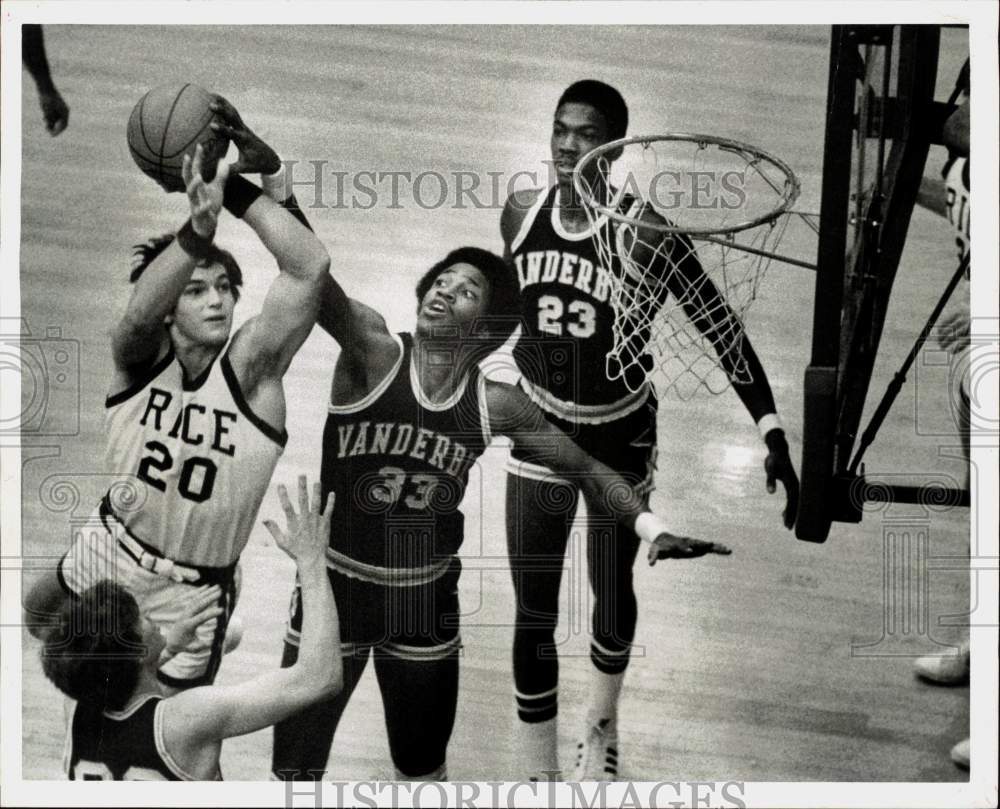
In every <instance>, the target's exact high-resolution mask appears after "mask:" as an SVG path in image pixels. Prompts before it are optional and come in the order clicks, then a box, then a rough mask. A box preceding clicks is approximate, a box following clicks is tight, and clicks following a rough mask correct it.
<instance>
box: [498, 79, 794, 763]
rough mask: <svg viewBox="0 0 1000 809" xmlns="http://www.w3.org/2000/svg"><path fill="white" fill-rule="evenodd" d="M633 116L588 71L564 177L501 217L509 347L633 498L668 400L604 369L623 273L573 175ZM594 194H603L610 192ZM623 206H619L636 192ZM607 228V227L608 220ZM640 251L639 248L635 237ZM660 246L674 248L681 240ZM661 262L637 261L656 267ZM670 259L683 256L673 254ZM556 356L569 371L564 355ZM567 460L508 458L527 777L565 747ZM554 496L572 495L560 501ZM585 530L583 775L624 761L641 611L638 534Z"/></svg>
mask: <svg viewBox="0 0 1000 809" xmlns="http://www.w3.org/2000/svg"><path fill="white" fill-rule="evenodd" d="M627 127H628V108H627V107H626V105H625V101H624V99H623V98H622V97H621V95H620V94H619V93H618V91H617V90H615V89H614V88H613V87H610V86H609V85H607V84H604V83H602V82H598V81H592V80H585V81H580V82H576V83H575V84H573V85H571V86H570V87H568V88H567V89H566V90H565V92H564V93H563V94H562V97H561V98H560V99H559V102H558V103H557V104H556V110H555V117H554V120H553V123H552V136H551V149H552V160H553V163H554V166H555V169H556V173H557V182H556V184H555V185H553V186H552V187H551V188H548V189H532V190H529V191H526V192H518V193H515V194H514V195H513V196H511V197H510V198H509V199H508V200H507V204H506V205H505V207H504V211H503V214H502V218H501V222H500V229H501V233H502V236H503V241H504V247H505V255H506V257H507V258H508V259H509V260H510V261H511V262H512V263H513V265H514V266H515V267H516V268H517V270H518V274H519V278H520V282H521V296H522V303H523V307H524V309H523V311H524V321H523V326H522V334H521V336H520V338H519V340H518V343H517V344H516V346H515V348H514V358H515V360H516V362H517V364H518V366H519V368H520V370H521V373H522V378H521V383H520V384H521V386H522V388H523V389H524V391H525V393H526V395H527V396H528V397H529V398H530V399H531V401H532V402H534V403H536V404H537V405H538V406H539V407H540V408H541V409H542V410H543V411H544V412H545V415H546V418H547V419H548V420H549V421H550V422H551V423H552V424H553V425H556V426H557V427H559V428H560V429H562V430H564V431H566V432H567V433H569V434H570V435H572V436H573V438H574V440H575V441H576V442H577V443H579V444H580V446H581V447H582V448H583V449H584V450H586V451H587V452H590V453H592V454H593V455H594V457H595V458H597V459H599V460H600V461H602V462H603V463H605V464H607V466H608V467H610V468H611V469H614V470H615V471H616V472H618V473H619V474H621V475H622V477H623V478H625V479H626V480H627V481H628V482H629V484H630V485H631V486H633V487H634V489H635V492H636V496H637V497H640V498H643V499H644V500H647V501H648V497H649V494H650V492H651V491H652V489H653V470H654V469H655V462H656V412H657V400H656V396H655V394H654V391H653V390H652V388H651V387H650V386H649V385H648V384H642V385H633V386H632V387H631V389H630V387H629V386H627V385H626V383H625V381H624V380H622V379H618V380H612V379H609V378H608V377H607V375H606V373H605V366H606V363H605V356H606V355H607V354H608V352H609V351H610V350H611V349H612V347H613V336H612V325H613V323H614V318H615V312H614V308H613V304H612V298H611V296H609V294H608V283H610V282H611V281H610V279H613V277H614V275H613V274H612V273H609V270H612V269H613V268H611V267H603V266H602V262H601V259H600V257H599V256H598V254H597V251H596V249H595V247H594V244H593V241H592V230H591V225H590V222H589V221H588V218H587V215H586V212H585V210H584V208H583V207H582V205H581V204H580V202H579V199H578V197H577V195H576V193H575V191H574V188H573V179H572V178H573V169H574V168H575V166H576V164H577V162H578V161H579V159H580V158H581V157H583V155H584V154H586V153H587V152H588V151H590V150H591V149H593V148H595V147H597V146H599V145H601V144H604V143H607V142H609V141H611V140H614V139H616V138H620V137H623V136H624V135H625V131H626V129H627ZM620 154H621V151H620V150H619V151H618V155H620ZM616 156H617V155H615V154H614V153H613V152H612V153H610V154H609V155H608V157H609V159H613V158H614V157H616ZM596 166H597V161H593V162H591V163H589V167H590V168H591V169H592V170H590V171H589V172H588V176H587V177H586V179H587V180H588V181H589V183H590V184H591V186H592V187H593V186H595V184H597V183H602V182H605V183H606V179H605V178H603V177H601V176H600V175H599V174H598V172H597V171H596ZM595 195H596V196H597V197H599V198H603V197H602V196H601V192H596V194H595ZM622 205H623V212H624V209H625V208H628V207H629V203H628V202H623V203H622ZM639 205H641V203H637V207H638V206H639ZM635 215H637V216H639V217H640V218H642V219H643V221H649V220H651V219H653V220H656V221H658V222H660V223H663V222H664V220H662V219H661V218H659V216H658V214H656V213H655V212H654V211H653V210H651V209H649V208H648V206H647V207H646V208H645V209H643V210H639V211H638V212H637V213H636V214H635ZM601 227H605V228H609V227H611V224H610V222H609V221H608V220H607V219H604V221H603V224H602V225H601ZM662 239H663V236H662V234H660V233H658V232H657V231H655V230H653V229H650V232H649V233H644V232H642V229H641V228H640V233H639V238H638V239H637V242H640V243H644V244H647V245H650V244H652V245H658V244H660V243H661V241H662ZM610 241H611V243H614V240H613V239H612V240H610ZM686 242H687V240H686V239H684V238H683V237H677V245H678V247H681V248H682V249H681V250H680V252H682V253H683V254H685V255H686V258H684V259H683V260H682V261H679V262H677V263H676V264H672V267H673V268H675V269H677V270H678V271H676V272H671V273H669V277H670V279H671V281H670V287H671V288H670V292H672V293H673V294H674V296H675V297H676V298H677V300H679V301H682V302H684V304H683V305H684V309H685V312H686V313H687V315H688V316H689V317H690V319H691V320H692V322H693V323H694V324H695V325H696V326H697V327H698V329H699V330H700V331H701V332H702V333H703V334H704V335H705V336H706V337H707V338H708V339H709V340H710V341H711V342H712V344H713V345H714V346H715V348H716V350H717V351H718V353H719V356H720V357H721V358H723V359H722V364H723V367H724V368H725V370H726V371H727V372H728V373H729V374H730V376H731V377H732V376H733V375H734V368H733V367H732V360H731V359H728V357H730V355H731V352H730V351H729V348H730V346H729V345H728V344H724V343H725V342H726V340H727V339H728V340H731V339H732V337H729V338H724V337H723V335H743V330H742V328H735V329H734V328H730V321H729V319H730V318H733V317H734V316H733V315H732V313H731V310H730V309H729V307H728V306H726V304H725V301H724V300H723V299H722V297H721V294H720V292H719V291H718V289H717V288H716V287H715V285H714V284H713V283H712V281H711V280H710V279H709V278H708V276H707V275H706V274H705V273H704V271H703V270H702V268H701V265H700V263H699V262H698V259H697V255H696V254H695V253H694V251H693V248H690V249H688V248H689V244H685V243H686ZM636 249H637V250H638V249H640V248H639V245H638V244H637V245H636ZM553 255H554V256H556V257H557V258H558V261H557V266H560V267H561V268H562V271H561V272H560V273H559V274H558V276H557V277H554V278H552V280H551V281H550V280H547V279H546V278H545V277H544V274H543V275H542V277H540V276H539V274H538V273H537V272H535V273H534V275H532V273H531V272H530V268H531V267H532V266H534V267H536V268H537V267H538V266H539V265H540V263H541V262H540V260H541V259H543V258H545V259H546V260H547V261H548V260H549V257H551V256H553ZM662 255H670V250H669V249H668V250H666V251H665V252H664V254H662ZM651 258H652V257H647V258H643V259H641V260H640V263H645V264H651ZM616 260H617V257H616ZM668 260H670V261H673V259H672V257H671V258H670V259H668ZM549 264H550V265H551V261H549ZM661 266H662V265H661ZM567 269H568V272H567ZM654 271H655V266H654ZM664 274H665V275H666V273H664ZM560 352H562V354H563V355H564V356H565V355H566V354H567V353H569V354H572V356H573V359H574V362H573V363H572V365H573V368H571V369H570V371H569V372H563V373H558V374H557V373H554V372H553V369H554V368H556V367H557V366H559V365H560V362H559V357H558V356H557V354H559V353H560ZM539 354H540V356H539ZM742 356H743V357H744V359H745V360H746V362H747V365H748V368H749V371H750V373H751V376H752V379H753V381H752V382H750V383H741V382H737V381H733V387H734V388H735V390H736V392H737V394H738V395H739V397H740V399H741V400H742V402H743V404H744V405H745V407H746V408H747V411H748V412H749V413H750V416H751V417H752V418H753V419H754V421H755V422H756V423H757V425H758V427H759V428H760V432H761V435H762V437H763V438H764V441H765V442H766V444H767V447H768V455H767V459H766V460H765V470H766V472H767V488H768V491H771V492H773V491H774V489H775V482H776V480H781V482H782V483H783V484H784V486H785V489H786V492H787V504H786V509H785V517H784V521H785V526H786V527H790V526H791V525H792V524H793V522H794V519H795V511H796V502H797V498H798V479H797V478H796V475H795V471H794V469H793V467H792V463H791V460H790V459H789V457H788V444H787V442H786V441H785V435H784V431H783V430H782V429H781V426H780V423H779V422H778V419H777V416H776V415H775V412H776V410H775V405H774V398H773V396H772V395H771V390H770V386H769V385H768V381H767V376H766V375H765V373H764V370H763V368H762V367H761V364H760V362H759V360H758V359H757V356H756V354H755V353H754V351H753V348H752V347H751V345H750V342H749V340H748V339H746V337H745V336H743V345H742ZM561 365H562V366H563V367H566V363H565V362H563V363H561ZM632 370H638V368H634V369H632ZM559 463H560V460H559V458H558V450H557V448H555V447H549V448H546V451H545V453H544V454H543V453H537V452H532V451H531V447H529V446H525V445H522V446H515V447H514V449H513V451H512V453H511V459H510V462H509V464H508V468H507V471H508V476H507V545H508V550H509V554H510V566H511V575H512V576H513V580H514V591H515V594H516V598H517V611H516V618H515V628H514V649H513V658H514V684H515V692H516V699H517V713H518V717H519V719H520V720H521V721H520V722H519V723H518V736H519V739H518V743H517V744H516V745H515V748H516V749H517V750H518V751H519V755H520V758H521V761H520V762H519V765H518V766H519V769H520V772H519V773H517V774H516V775H517V777H526V778H527V777H531V778H558V773H559V770H560V767H559V763H558V757H557V752H556V738H557V734H556V715H557V712H558V679H559V661H558V657H557V655H556V653H555V649H556V647H555V642H554V632H555V627H556V622H557V619H558V599H559V586H560V580H561V577H562V568H563V556H564V555H565V552H566V544H567V541H568V538H569V533H570V528H571V526H572V524H573V520H574V516H575V513H576V507H577V501H578V498H579V492H580V485H579V483H578V482H577V481H575V480H572V479H566V477H565V476H564V475H561V474H559V468H558V464H559ZM555 503H559V504H562V506H560V508H553V507H552V504H555ZM587 537H588V540H587V563H588V568H589V574H590V583H591V586H592V588H593V591H594V608H593V618H592V634H591V647H590V659H591V663H592V664H593V668H592V670H591V683H590V698H589V703H590V704H589V706H588V708H587V718H586V728H585V731H584V735H583V739H582V740H581V741H580V743H579V744H578V746H577V761H576V766H575V770H574V774H573V780H613V779H614V778H615V777H616V775H617V773H618V752H619V751H618V739H617V733H618V729H617V721H618V700H619V695H620V693H621V688H622V683H623V681H624V677H625V670H626V667H627V666H628V664H629V649H630V646H631V643H632V639H633V638H634V636H635V626H636V618H637V614H638V607H637V603H636V597H635V592H634V590H633V585H632V564H633V562H634V561H635V557H636V553H637V551H638V549H639V538H638V537H637V536H636V535H635V533H634V532H633V531H632V530H631V528H630V527H629V526H625V527H624V528H623V529H621V530H619V531H618V532H617V534H615V533H613V532H611V533H609V532H608V531H607V530H606V527H602V524H600V522H599V521H598V522H594V523H592V524H591V525H590V527H588V530H587Z"/></svg>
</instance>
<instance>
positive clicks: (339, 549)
mask: <svg viewBox="0 0 1000 809" xmlns="http://www.w3.org/2000/svg"><path fill="white" fill-rule="evenodd" d="M325 283H326V291H325V294H324V299H323V304H322V307H321V309H320V314H319V323H320V325H321V326H322V327H323V329H325V330H326V331H327V332H329V333H330V335H331V336H332V337H333V338H334V339H335V340H336V341H337V342H338V343H339V345H340V347H341V352H340V355H339V357H338V359H337V363H336V366H335V368H334V372H333V381H332V385H331V396H330V403H329V408H328V409H329V415H328V416H327V422H326V428H325V430H324V434H323V458H322V483H323V491H324V492H329V491H333V492H335V493H336V495H337V502H338V504H340V505H339V507H338V509H337V513H336V515H335V516H334V525H333V530H332V531H331V534H330V548H329V550H328V551H327V558H328V565H329V575H330V581H331V583H332V585H333V590H334V595H335V597H336V599H337V603H338V604H339V605H340V608H341V637H342V639H343V647H342V648H343V654H344V690H343V691H342V692H341V693H340V694H339V695H338V696H336V697H334V698H332V699H328V700H324V701H323V702H321V703H318V704H316V705H313V706H310V707H309V708H307V709H305V710H304V711H302V712H300V713H299V714H297V715H295V716H292V717H290V718H289V719H287V720H284V721H282V722H280V723H278V724H277V725H276V726H275V731H274V751H273V759H272V770H273V772H274V773H275V775H276V776H277V777H278V778H281V779H305V780H308V779H319V778H322V777H323V774H324V772H325V770H326V763H327V759H328V757H329V753H330V747H331V744H332V741H333V736H334V733H335V731H336V728H337V725H338V722H339V721H340V717H341V716H342V714H343V711H344V709H345V708H346V706H347V703H348V701H349V700H350V698H351V694H352V693H353V691H354V688H355V687H356V686H357V684H358V682H359V680H360V678H361V676H362V675H363V673H364V671H365V668H366V667H367V665H368V660H369V658H372V659H373V662H374V668H375V676H376V678H377V680H378V684H379V688H380V690H381V693H382V700H383V704H384V709H385V717H386V726H387V732H388V738H389V748H390V752H391V755H392V760H393V764H394V765H395V768H396V774H397V777H399V778H401V779H406V780H443V779H446V778H447V764H446V757H447V746H448V741H449V739H450V737H451V731H452V727H453V724H454V720H455V710H456V705H457V698H458V680H459V653H460V652H459V650H460V645H461V644H460V638H459V614H460V611H459V605H458V588H457V581H458V576H459V572H460V570H461V564H460V561H459V559H458V557H457V555H456V554H457V551H458V548H459V546H460V545H461V543H462V540H463V535H464V518H463V515H462V514H461V512H460V511H459V505H460V503H461V502H462V499H463V497H464V495H465V489H466V486H467V483H468V476H469V469H470V467H471V466H472V465H473V464H474V463H475V462H476V460H477V458H478V457H479V456H480V455H481V454H482V452H483V451H484V449H485V448H486V446H487V445H488V444H489V443H490V440H491V437H492V435H493V434H494V433H503V434H506V435H507V436H509V437H510V438H512V439H513V440H514V441H515V443H517V444H519V445H520V444H522V443H523V444H524V446H525V447H526V449H528V450H529V451H536V452H537V451H540V448H542V447H555V448H556V449H557V450H558V458H559V460H558V468H559V470H560V471H561V472H562V473H563V474H564V475H566V476H567V477H571V478H573V479H576V480H579V485H580V487H581V489H582V490H583V491H584V493H585V495H586V497H587V498H588V501H589V502H590V503H591V506H592V508H594V510H595V511H596V512H601V513H605V514H609V515H611V516H612V517H613V518H616V519H618V520H620V521H622V522H623V523H624V524H626V525H627V526H629V528H630V529H633V528H634V529H636V530H638V531H639V532H640V533H642V535H643V536H644V538H645V539H647V540H648V541H649V542H650V543H651V547H650V551H649V559H650V563H651V564H652V563H653V562H655V561H656V559H658V558H661V559H662V558H686V557H693V556H700V555H703V554H706V553H722V554H725V553H728V549H727V548H725V547H724V546H722V545H719V544H715V543H711V542H701V541H699V540H695V539H689V538H685V537H678V536H673V535H671V534H669V533H668V532H666V531H665V530H663V524H662V522H661V521H659V520H658V519H657V518H655V517H654V516H653V515H652V514H651V513H649V512H648V511H646V510H645V507H644V504H643V503H642V501H641V500H640V499H639V498H637V497H636V496H635V495H634V494H633V492H632V490H631V488H630V487H629V486H628V485H627V484H626V482H625V481H624V480H622V478H621V477H620V476H618V475H617V474H616V473H614V472H613V471H612V470H611V469H608V468H607V467H606V466H604V465H603V464H601V463H599V462H597V461H595V460H594V459H593V458H591V457H590V456H589V455H587V454H586V453H584V452H583V451H581V450H580V449H579V448H578V447H576V445H574V444H573V442H572V441H570V440H569V438H568V437H566V436H565V435H564V434H563V433H561V432H560V431H559V430H558V429H557V428H555V427H554V426H552V425H550V424H549V423H548V422H547V421H546V420H545V419H544V418H543V416H542V414H541V412H540V411H539V410H538V409H537V408H536V407H535V406H534V405H533V404H532V403H531V402H530V401H529V400H528V398H527V397H526V396H525V395H524V394H523V392H521V391H520V390H518V389H517V388H514V387H512V386H510V385H505V384H501V383H497V382H492V381H488V380H486V379H485V377H483V375H482V374H481V373H480V372H479V370H478V367H477V364H478V362H479V361H480V360H482V359H483V358H484V357H485V356H486V355H487V354H489V353H490V352H491V351H493V350H494V349H496V348H497V347H498V346H500V345H501V344H502V343H503V342H504V341H505V340H506V339H507V337H509V335H510V334H511V332H512V330H513V328H514V326H515V325H516V322H517V320H518V316H517V311H518V291H517V279H516V277H515V276H514V273H513V270H512V269H511V268H510V267H509V266H508V265H507V264H506V263H505V262H504V261H503V260H502V259H501V258H500V257H499V256H496V255H494V254H492V253H490V252H488V251H485V250H481V249H479V248H475V247H462V248H459V249H457V250H454V251H452V252H451V253H449V254H448V255H447V256H446V257H445V258H444V259H442V260H441V261H439V262H438V263H437V264H435V265H434V266H433V267H431V268H430V269H429V270H428V271H427V272H426V273H425V274H424V276H423V278H421V280H420V281H419V283H418V284H417V289H416V298H417V311H416V316H417V322H416V328H415V330H414V331H413V332H412V333H402V334H392V333H390V331H389V330H388V328H387V327H386V323H385V320H384V319H383V318H382V316H381V315H380V314H379V313H378V312H376V311H375V310H373V309H371V308H369V307H368V306H366V305H364V304H362V303H360V302H358V301H355V300H352V299H349V298H347V296H346V295H345V294H344V292H343V291H342V290H341V289H340V287H339V286H338V285H337V284H336V282H334V281H333V279H332V278H330V277H328V278H327V280H326V282H325ZM304 613H305V614H306V615H308V606H307V605H303V603H302V601H301V599H299V598H298V596H297V594H296V595H295V596H293V600H292V618H291V621H290V625H289V631H288V636H287V638H286V643H285V651H284V657H283V665H292V664H294V662H295V660H296V659H297V656H298V654H299V653H300V652H299V643H300V640H299V630H300V626H301V622H302V620H303V614H304Z"/></svg>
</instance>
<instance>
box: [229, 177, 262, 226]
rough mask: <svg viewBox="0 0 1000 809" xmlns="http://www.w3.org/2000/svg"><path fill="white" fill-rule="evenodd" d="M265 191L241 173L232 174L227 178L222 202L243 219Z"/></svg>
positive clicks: (238, 217) (233, 213) (237, 216)
mask: <svg viewBox="0 0 1000 809" xmlns="http://www.w3.org/2000/svg"><path fill="white" fill-rule="evenodd" d="M263 193H264V192H263V191H261V189H260V188H258V187H257V186H256V185H254V184H253V183H252V182H250V181H249V180H248V179H247V178H246V177H241V176H240V175H239V174H230V175H229V178H228V179H227V180H226V190H225V193H224V194H223V196H222V204H223V205H224V206H225V208H226V210H227V211H229V213H231V214H232V215H233V216H235V217H236V218H237V219H242V218H243V214H245V213H246V212H247V208H249V207H250V206H251V205H253V204H254V202H255V201H256V200H257V197H259V196H260V195H261V194H263Z"/></svg>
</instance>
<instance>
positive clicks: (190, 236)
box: [177, 219, 214, 259]
mask: <svg viewBox="0 0 1000 809" xmlns="http://www.w3.org/2000/svg"><path fill="white" fill-rule="evenodd" d="M213 236H214V234H213V235H212V236H201V235H199V234H197V233H195V230H194V227H193V226H192V225H191V220H190V219H188V221H187V222H185V223H184V225H183V226H182V227H181V229H180V230H178V231H177V245H178V247H180V248H181V250H183V251H184V252H185V253H187V254H188V255H189V256H191V257H192V258H199V259H201V258H211V257H212V256H213V255H214V251H213V245H212V238H213Z"/></svg>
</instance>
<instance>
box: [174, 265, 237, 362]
mask: <svg viewBox="0 0 1000 809" xmlns="http://www.w3.org/2000/svg"><path fill="white" fill-rule="evenodd" d="M235 304H236V299H235V298H234V297H233V290H232V287H231V286H230V283H229V276H228V275H227V274H226V268H225V267H223V266H222V265H221V264H207V265H205V266H200V265H199V266H197V267H195V269H194V272H193V273H191V278H190V280H189V281H188V282H187V286H185V287H184V291H183V292H182V293H181V296H180V298H179V299H178V301H177V306H176V307H175V309H174V313H173V318H172V321H171V322H172V323H173V325H174V326H175V327H176V328H177V329H178V331H180V332H181V333H182V334H183V335H184V336H185V337H186V338H187V339H188V340H190V341H191V342H193V343H197V344H199V345H208V346H222V345H223V344H225V342H226V340H228V339H229V332H230V330H231V329H232V326H233V307H234V306H235Z"/></svg>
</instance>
